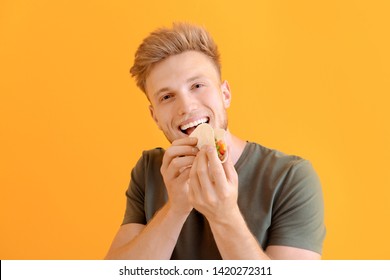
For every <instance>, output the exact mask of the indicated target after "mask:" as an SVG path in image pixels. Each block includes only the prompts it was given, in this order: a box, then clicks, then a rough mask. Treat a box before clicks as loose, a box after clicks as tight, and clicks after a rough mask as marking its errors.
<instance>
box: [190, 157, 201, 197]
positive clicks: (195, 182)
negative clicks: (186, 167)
mask: <svg viewBox="0 0 390 280" xmlns="http://www.w3.org/2000/svg"><path fill="white" fill-rule="evenodd" d="M197 166H198V156H196V157H195V159H194V161H193V163H192V166H191V169H190V174H189V181H188V185H189V189H190V193H191V199H192V201H193V202H194V201H197V200H198V199H199V195H200V182H199V178H198V174H197V172H196V170H197Z"/></svg>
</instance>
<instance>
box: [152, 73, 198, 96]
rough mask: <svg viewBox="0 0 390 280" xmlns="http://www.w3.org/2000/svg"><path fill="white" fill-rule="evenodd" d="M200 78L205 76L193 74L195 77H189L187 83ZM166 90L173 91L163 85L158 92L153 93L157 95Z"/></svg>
mask: <svg viewBox="0 0 390 280" xmlns="http://www.w3.org/2000/svg"><path fill="white" fill-rule="evenodd" d="M200 78H203V76H202V75H195V76H193V77H190V78H188V79H187V80H186V83H187V84H188V83H191V82H193V81H195V80H197V79H200ZM166 91H171V88H169V87H163V88H161V89H159V90H158V91H156V92H155V93H154V94H153V96H157V95H159V94H160V93H162V92H166Z"/></svg>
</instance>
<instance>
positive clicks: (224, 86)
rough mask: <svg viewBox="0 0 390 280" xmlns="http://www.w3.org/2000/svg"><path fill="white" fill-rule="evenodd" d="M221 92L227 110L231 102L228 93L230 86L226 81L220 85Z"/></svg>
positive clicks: (230, 95) (230, 96) (229, 93)
mask: <svg viewBox="0 0 390 280" xmlns="http://www.w3.org/2000/svg"><path fill="white" fill-rule="evenodd" d="M221 91H222V99H223V103H224V105H225V109H227V108H229V107H230V102H231V100H232V94H231V92H230V86H229V83H228V81H226V80H225V81H223V83H222V84H221Z"/></svg>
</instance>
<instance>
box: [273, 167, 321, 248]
mask: <svg viewBox="0 0 390 280" xmlns="http://www.w3.org/2000/svg"><path fill="white" fill-rule="evenodd" d="M325 233H326V229H325V225H324V202H323V196H322V189H321V183H320V180H319V178H318V176H317V173H316V172H315V170H314V169H313V167H312V165H311V163H310V162H309V161H307V160H302V159H301V160H296V161H294V162H293V164H292V165H291V167H290V169H289V171H288V174H287V176H286V178H285V182H284V184H283V185H282V186H281V189H280V192H279V193H278V195H277V196H276V197H275V204H274V209H273V218H272V225H271V227H270V229H269V242H268V245H284V246H290V247H296V248H301V249H306V250H310V251H314V252H317V253H320V254H321V253H322V244H323V240H324V238H325Z"/></svg>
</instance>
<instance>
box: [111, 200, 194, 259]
mask: <svg viewBox="0 0 390 280" xmlns="http://www.w3.org/2000/svg"><path fill="white" fill-rule="evenodd" d="M187 216H188V214H185V213H183V214H179V213H175V212H174V211H172V207H170V204H169V203H167V204H165V206H163V208H161V210H160V211H159V212H158V213H157V214H156V215H155V216H154V218H153V219H152V220H151V221H150V223H149V224H148V225H147V226H145V225H142V224H135V223H132V224H126V225H123V226H121V227H120V229H119V231H118V233H117V235H116V236H115V238H114V241H113V242H112V245H111V248H110V249H109V251H108V253H107V255H106V259H143V260H147V259H169V258H170V257H171V255H172V252H173V248H174V247H175V245H176V241H177V238H178V236H179V234H180V230H181V228H182V226H183V224H184V222H185V220H186V218H187Z"/></svg>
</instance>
